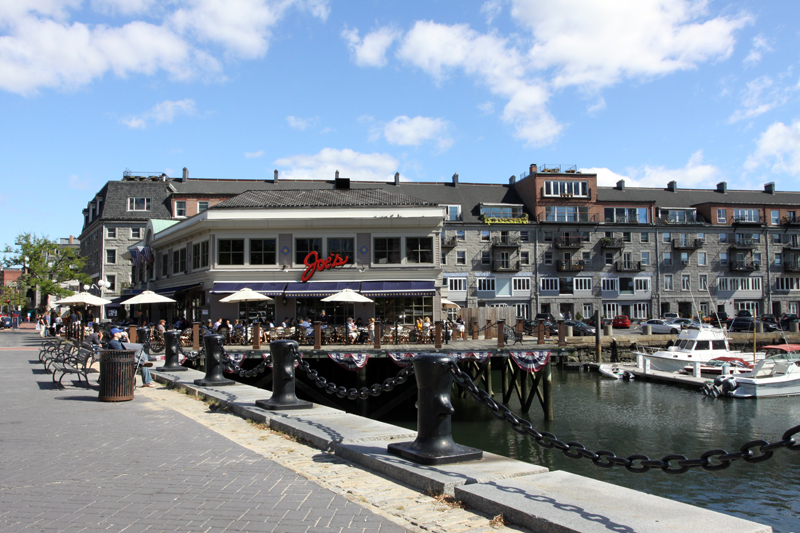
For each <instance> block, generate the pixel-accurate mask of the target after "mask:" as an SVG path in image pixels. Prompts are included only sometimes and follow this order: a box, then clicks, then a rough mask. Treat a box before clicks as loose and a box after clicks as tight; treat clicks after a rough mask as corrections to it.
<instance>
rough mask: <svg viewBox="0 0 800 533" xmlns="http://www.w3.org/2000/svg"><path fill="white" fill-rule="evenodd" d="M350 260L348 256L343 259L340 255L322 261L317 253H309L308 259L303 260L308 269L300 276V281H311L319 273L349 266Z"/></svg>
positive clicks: (332, 255) (333, 255) (330, 256)
mask: <svg viewBox="0 0 800 533" xmlns="http://www.w3.org/2000/svg"><path fill="white" fill-rule="evenodd" d="M348 259H349V258H348V257H347V256H345V257H341V256H340V255H339V254H331V255H329V256H328V258H327V259H320V258H319V254H318V253H317V252H309V254H308V255H307V256H306V258H305V259H304V260H303V263H304V264H305V265H306V269H305V271H303V275H302V276H300V281H308V280H310V279H311V276H313V275H314V273H315V272H317V271H322V270H328V269H329V268H335V267H340V266H344V265H346V264H347V260H348Z"/></svg>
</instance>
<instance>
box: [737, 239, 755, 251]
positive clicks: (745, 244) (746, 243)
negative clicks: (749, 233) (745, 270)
mask: <svg viewBox="0 0 800 533" xmlns="http://www.w3.org/2000/svg"><path fill="white" fill-rule="evenodd" d="M758 244H759V243H757V242H756V241H754V240H753V239H736V240H735V241H734V242H732V243H731V248H732V249H734V250H752V249H753V248H755V247H756V246H758Z"/></svg>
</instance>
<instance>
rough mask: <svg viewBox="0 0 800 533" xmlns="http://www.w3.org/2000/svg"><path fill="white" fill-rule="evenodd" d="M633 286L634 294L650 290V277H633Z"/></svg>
mask: <svg viewBox="0 0 800 533" xmlns="http://www.w3.org/2000/svg"><path fill="white" fill-rule="evenodd" d="M633 287H634V292H635V293H636V294H640V293H643V292H650V278H633Z"/></svg>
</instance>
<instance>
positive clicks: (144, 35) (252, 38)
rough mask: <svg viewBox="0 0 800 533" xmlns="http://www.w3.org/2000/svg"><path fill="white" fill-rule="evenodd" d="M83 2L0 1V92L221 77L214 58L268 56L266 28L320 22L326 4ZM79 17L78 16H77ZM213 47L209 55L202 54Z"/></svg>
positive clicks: (318, 0) (317, 0)
mask: <svg viewBox="0 0 800 533" xmlns="http://www.w3.org/2000/svg"><path fill="white" fill-rule="evenodd" d="M82 4H83V2H82V1H81V0H60V1H59V0H29V1H26V2H21V1H20V2H15V1H1V2H0V26H2V27H3V30H4V31H3V34H2V35H0V90H6V91H9V92H13V93H17V94H21V95H31V94H35V93H36V92H37V91H38V90H40V89H42V88H49V87H54V88H61V89H74V88H77V87H80V86H83V85H86V84H88V83H91V82H92V81H93V80H95V79H97V78H99V77H102V76H103V75H105V74H106V73H108V72H113V73H114V74H115V75H116V76H119V77H122V78H125V77H127V76H130V75H133V74H141V75H146V76H152V75H155V74H156V73H157V72H159V71H163V72H166V73H167V74H169V75H170V77H172V78H174V79H187V78H190V77H198V76H206V77H219V72H220V71H221V65H220V63H219V60H218V59H217V58H215V57H214V55H212V54H213V53H216V52H217V50H218V48H217V47H221V50H222V51H223V52H224V54H225V55H226V56H231V57H236V58H245V59H253V58H259V57H263V56H264V54H266V52H267V49H268V46H269V40H270V38H271V31H272V28H273V27H274V26H275V25H277V24H278V22H279V21H280V20H281V19H282V18H283V17H284V16H285V15H286V13H287V12H288V11H289V10H290V9H297V10H300V11H306V12H308V13H310V14H311V15H312V16H314V17H317V18H319V19H321V20H325V19H326V18H327V16H328V12H329V9H328V4H327V0H281V1H278V2H273V1H270V0H174V1H172V2H164V3H158V2H155V0H92V1H91V2H88V4H89V7H88V8H87V9H86V10H85V11H82V12H79V11H78V10H79V9H80V8H81V6H82ZM91 9H93V10H94V11H95V12H99V13H101V14H120V15H142V14H147V15H148V16H149V18H150V19H152V20H153V21H154V22H152V23H151V22H144V21H142V20H133V21H131V22H128V23H127V24H124V25H122V26H110V25H106V24H89V23H85V22H82V21H71V20H70V18H71V17H72V16H73V15H75V14H76V13H77V14H78V15H80V16H82V17H86V18H89V17H90V16H91V15H92V13H90V10H91ZM76 16H77V15H76ZM206 45H212V46H213V47H212V48H211V51H208V50H206V49H204V48H203V47H204V46H206Z"/></svg>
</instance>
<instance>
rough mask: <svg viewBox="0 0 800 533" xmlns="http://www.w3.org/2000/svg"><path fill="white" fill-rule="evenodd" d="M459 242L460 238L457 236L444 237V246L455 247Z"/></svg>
mask: <svg viewBox="0 0 800 533" xmlns="http://www.w3.org/2000/svg"><path fill="white" fill-rule="evenodd" d="M457 244H458V239H457V238H456V237H455V236H453V237H445V238H444V239H442V248H455V247H456V245H457Z"/></svg>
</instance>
